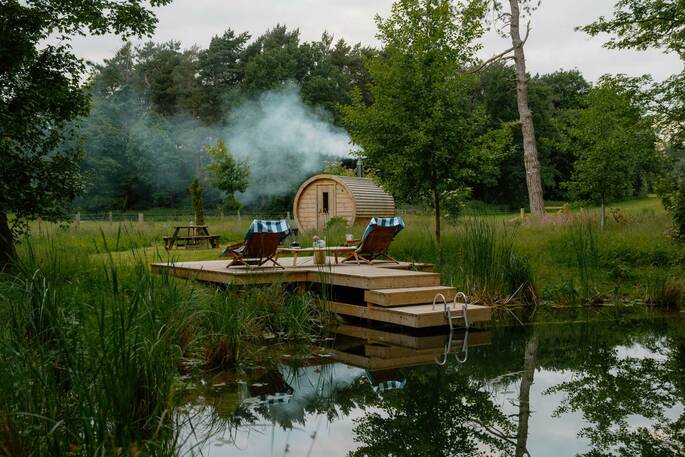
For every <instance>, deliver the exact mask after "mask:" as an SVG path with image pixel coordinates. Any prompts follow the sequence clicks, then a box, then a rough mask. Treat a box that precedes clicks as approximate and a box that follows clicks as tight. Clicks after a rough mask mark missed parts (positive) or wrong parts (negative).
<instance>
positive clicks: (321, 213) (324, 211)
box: [316, 184, 335, 231]
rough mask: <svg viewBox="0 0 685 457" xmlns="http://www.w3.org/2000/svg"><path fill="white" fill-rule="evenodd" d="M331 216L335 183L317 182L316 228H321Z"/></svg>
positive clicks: (333, 210) (333, 214) (333, 205)
mask: <svg viewBox="0 0 685 457" xmlns="http://www.w3.org/2000/svg"><path fill="white" fill-rule="evenodd" d="M333 216H335V184H319V185H318V186H316V228H317V230H319V231H321V230H323V229H324V228H325V227H326V223H327V222H328V220H329V219H330V218H331V217H333Z"/></svg>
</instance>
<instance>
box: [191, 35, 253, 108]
mask: <svg viewBox="0 0 685 457" xmlns="http://www.w3.org/2000/svg"><path fill="white" fill-rule="evenodd" d="M249 39H250V35H249V34H248V33H247V32H243V33H240V34H236V33H235V32H234V31H233V30H231V29H228V30H226V31H225V32H224V34H223V35H221V36H214V37H212V40H211V41H210V43H209V47H208V48H207V49H205V50H203V51H201V52H200V54H199V61H198V69H199V80H200V84H202V86H203V87H205V89H206V90H207V91H208V94H207V95H208V98H209V100H208V106H207V113H205V114H204V116H203V117H204V118H205V119H208V120H211V121H218V120H221V118H222V116H223V113H224V112H225V110H226V108H227V107H226V106H225V98H226V97H227V94H228V93H229V92H230V91H232V90H236V89H237V88H238V86H239V85H240V83H241V81H242V80H243V75H244V66H245V65H244V62H243V60H242V54H243V52H244V51H245V45H246V43H247V41H248V40H249Z"/></svg>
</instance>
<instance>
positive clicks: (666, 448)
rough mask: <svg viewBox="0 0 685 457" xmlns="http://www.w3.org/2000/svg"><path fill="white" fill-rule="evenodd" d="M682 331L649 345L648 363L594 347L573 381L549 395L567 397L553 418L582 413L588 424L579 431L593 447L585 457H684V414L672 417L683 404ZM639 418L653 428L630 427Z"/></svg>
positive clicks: (684, 343)
mask: <svg viewBox="0 0 685 457" xmlns="http://www.w3.org/2000/svg"><path fill="white" fill-rule="evenodd" d="M679 332H680V335H670V336H669V337H666V338H663V339H662V340H661V342H660V343H657V344H653V343H652V344H648V345H647V348H648V349H649V350H650V352H652V354H651V355H650V356H649V357H647V358H644V357H635V356H627V357H622V356H621V355H620V354H619V351H618V350H617V348H616V347H612V346H609V345H605V344H604V345H598V346H595V347H592V348H590V349H591V350H589V351H587V352H586V353H585V354H584V357H583V358H582V359H580V360H579V363H578V365H577V366H576V367H574V369H575V373H574V374H573V376H572V378H571V380H569V381H567V382H564V383H561V384H559V385H557V386H555V387H553V388H551V389H549V390H548V391H547V393H563V394H564V395H565V396H566V398H565V400H564V401H563V402H562V404H561V405H560V406H559V407H558V408H557V410H556V411H555V415H557V416H558V415H561V414H565V413H570V412H579V413H581V414H582V415H583V418H584V419H585V420H586V421H587V422H588V423H589V424H588V425H587V426H586V427H584V428H582V429H581V430H580V431H579V436H583V437H586V438H588V439H589V440H590V443H591V445H592V447H593V449H591V450H590V451H589V452H588V453H586V454H585V455H587V456H626V457H628V456H655V457H656V456H676V455H685V414H684V413H681V415H680V417H678V418H676V419H675V420H673V419H670V418H669V417H668V412H669V409H671V408H673V407H676V406H678V405H683V403H684V399H685V334H683V332H682V330H679ZM671 413H673V411H672V410H671ZM636 417H643V418H645V419H647V420H648V421H649V422H650V423H649V424H648V425H640V426H631V425H630V421H632V422H633V423H634V422H635V418H636Z"/></svg>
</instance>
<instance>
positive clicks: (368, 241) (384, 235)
mask: <svg viewBox="0 0 685 457" xmlns="http://www.w3.org/2000/svg"><path fill="white" fill-rule="evenodd" d="M396 234H397V227H384V226H381V225H374V226H373V228H372V229H371V232H369V234H368V235H367V236H366V238H364V239H363V240H361V241H360V243H359V246H358V247H357V249H355V250H354V252H352V254H350V256H349V257H347V258H346V259H345V260H343V262H350V261H356V262H357V264H360V263H362V262H364V263H371V262H373V261H374V260H377V259H380V258H385V259H388V260H389V261H391V262H394V263H399V262H398V261H397V260H395V259H394V258H392V257H390V256H389V255H388V249H389V248H390V243H392V240H393V239H395V235H396Z"/></svg>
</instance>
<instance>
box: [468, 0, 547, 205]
mask: <svg viewBox="0 0 685 457" xmlns="http://www.w3.org/2000/svg"><path fill="white" fill-rule="evenodd" d="M529 2H530V0H509V12H506V11H503V7H502V3H501V2H500V1H499V0H493V2H492V4H493V9H494V11H495V12H496V13H497V16H498V19H499V20H501V21H503V23H504V24H505V25H508V26H509V36H510V38H511V45H512V46H511V48H509V49H507V50H506V51H504V52H502V53H500V54H498V55H496V56H494V57H493V58H491V59H489V60H487V61H486V62H485V63H483V65H481V68H482V67H485V66H487V65H488V64H490V63H492V62H496V61H499V60H501V59H505V58H513V59H514V64H515V70H516V102H517V107H518V113H519V122H520V123H521V133H522V135H523V163H524V165H525V169H526V187H527V189H528V204H529V206H530V211H531V213H533V214H535V215H537V216H544V214H545V201H544V198H543V193H542V177H541V172H540V159H539V157H538V149H537V143H536V140H535V125H534V122H533V113H532V112H531V110H530V106H529V101H528V75H527V74H526V56H525V53H524V52H523V45H524V44H525V43H526V41H527V40H528V36H529V33H530V22H528V25H527V27H526V34H525V36H524V37H523V38H521V9H522V8H523V10H524V13H530V12H531V10H532V9H534V7H532V6H531V5H530V4H529ZM512 53H513V55H512Z"/></svg>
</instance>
